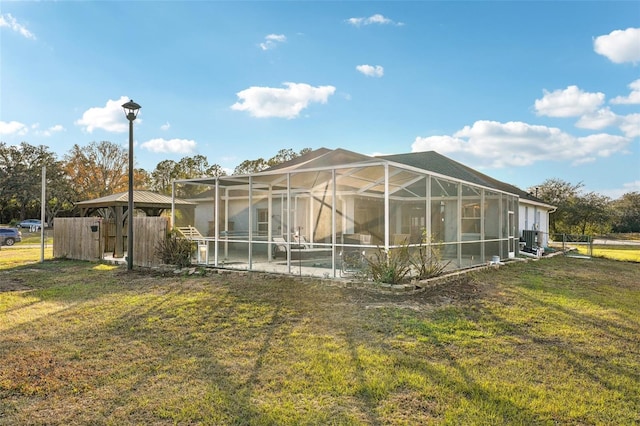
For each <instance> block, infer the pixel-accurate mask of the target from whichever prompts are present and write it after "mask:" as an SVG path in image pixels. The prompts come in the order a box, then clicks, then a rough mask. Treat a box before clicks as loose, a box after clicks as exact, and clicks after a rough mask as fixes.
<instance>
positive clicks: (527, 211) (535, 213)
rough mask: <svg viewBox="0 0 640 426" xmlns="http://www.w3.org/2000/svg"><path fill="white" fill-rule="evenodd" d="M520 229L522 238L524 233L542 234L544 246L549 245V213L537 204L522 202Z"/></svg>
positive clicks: (519, 212)
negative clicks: (537, 232)
mask: <svg viewBox="0 0 640 426" xmlns="http://www.w3.org/2000/svg"><path fill="white" fill-rule="evenodd" d="M518 216H519V228H518V234H519V236H522V231H525V230H526V231H540V232H542V238H543V240H542V245H543V247H546V246H547V245H548V244H549V211H548V210H547V209H545V208H543V207H541V206H539V205H537V204H531V203H527V202H526V201H525V200H520V203H519V206H518Z"/></svg>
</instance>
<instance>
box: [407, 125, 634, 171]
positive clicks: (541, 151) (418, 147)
mask: <svg viewBox="0 0 640 426" xmlns="http://www.w3.org/2000/svg"><path fill="white" fill-rule="evenodd" d="M629 143H630V139H629V138H626V137H623V136H616V135H609V134H606V133H602V134H595V135H589V136H586V137H575V136H573V135H570V134H568V133H565V132H563V131H561V130H560V129H558V128H555V127H547V126H538V125H531V124H527V123H523V122H513V121H512V122H508V123H500V122H497V121H476V122H475V123H474V124H473V125H472V126H465V127H464V128H463V129H462V130H460V131H458V132H456V133H454V134H453V135H452V136H449V135H442V136H430V137H426V138H422V137H417V138H416V139H415V141H414V143H413V144H412V146H411V148H412V151H413V152H417V151H428V150H435V151H438V152H440V153H443V154H455V156H456V157H457V158H459V159H460V160H461V161H465V162H467V163H475V164H476V165H477V166H478V167H482V166H484V167H494V168H497V167H505V166H528V165H531V164H534V163H536V162H539V161H570V162H572V164H579V163H583V162H587V161H592V160H593V159H594V158H596V157H607V156H609V155H611V154H613V153H615V152H623V151H625V149H626V147H627V145H628V144H629Z"/></svg>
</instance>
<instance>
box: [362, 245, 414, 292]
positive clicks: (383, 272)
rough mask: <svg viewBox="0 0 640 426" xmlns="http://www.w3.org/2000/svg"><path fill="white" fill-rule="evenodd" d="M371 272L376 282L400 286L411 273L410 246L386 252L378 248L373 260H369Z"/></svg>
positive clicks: (401, 246)
mask: <svg viewBox="0 0 640 426" xmlns="http://www.w3.org/2000/svg"><path fill="white" fill-rule="evenodd" d="M367 264H368V267H369V272H370V273H371V277H372V278H373V280H374V281H377V282H382V283H386V284H398V283H399V282H401V281H402V280H403V279H404V278H405V277H406V276H407V275H408V274H409V272H411V256H410V254H409V245H408V244H402V245H400V247H397V248H393V249H390V250H388V251H387V250H384V249H383V248H381V247H378V251H377V252H376V253H375V254H374V256H373V258H371V259H367Z"/></svg>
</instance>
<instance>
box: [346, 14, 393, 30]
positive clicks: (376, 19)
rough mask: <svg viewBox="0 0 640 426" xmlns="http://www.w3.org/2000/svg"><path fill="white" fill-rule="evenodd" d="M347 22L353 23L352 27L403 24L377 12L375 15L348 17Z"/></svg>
mask: <svg viewBox="0 0 640 426" xmlns="http://www.w3.org/2000/svg"><path fill="white" fill-rule="evenodd" d="M347 22H348V23H349V24H351V25H353V26H354V27H359V26H361V25H372V24H378V25H398V26H402V25H404V24H403V23H402V22H395V21H393V20H392V19H389V18H385V17H384V16H382V15H381V14H379V13H376V14H375V15H371V16H369V17H368V18H349V19H347Z"/></svg>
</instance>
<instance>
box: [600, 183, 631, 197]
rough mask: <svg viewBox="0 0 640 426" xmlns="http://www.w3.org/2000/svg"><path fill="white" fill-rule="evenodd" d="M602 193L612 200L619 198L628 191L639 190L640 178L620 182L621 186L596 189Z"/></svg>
mask: <svg viewBox="0 0 640 426" xmlns="http://www.w3.org/2000/svg"><path fill="white" fill-rule="evenodd" d="M598 192H599V193H600V194H602V195H606V196H607V197H610V198H611V199H612V200H617V199H619V198H621V197H622V196H623V195H624V194H626V193H629V192H640V180H636V181H633V182H625V183H623V184H622V188H615V189H602V190H599V191H598Z"/></svg>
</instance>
